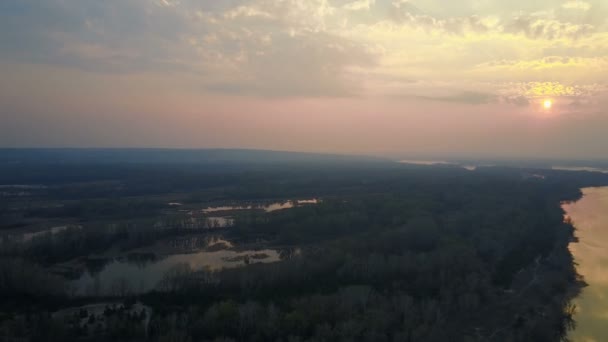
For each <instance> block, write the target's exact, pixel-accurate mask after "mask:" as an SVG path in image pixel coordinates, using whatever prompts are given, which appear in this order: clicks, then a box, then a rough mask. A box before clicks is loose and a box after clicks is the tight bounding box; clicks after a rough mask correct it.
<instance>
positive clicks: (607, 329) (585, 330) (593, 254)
mask: <svg viewBox="0 0 608 342" xmlns="http://www.w3.org/2000/svg"><path fill="white" fill-rule="evenodd" d="M582 191H583V197H582V198H581V199H580V200H579V201H576V202H570V203H566V204H564V205H563V208H564V210H565V211H566V215H567V216H568V217H569V218H570V219H571V220H572V223H573V224H574V226H575V227H576V232H575V235H576V236H577V237H578V239H579V242H574V243H571V244H570V251H571V252H572V254H573V255H574V260H575V261H576V263H577V271H578V273H579V274H581V275H582V276H583V277H584V280H585V282H586V283H587V284H588V285H589V286H587V287H584V288H583V289H582V292H581V294H580V295H579V296H578V297H576V298H575V299H574V304H575V305H576V313H575V317H574V319H575V321H576V328H575V329H574V331H572V332H571V333H570V338H571V340H572V341H573V342H603V341H608V248H607V247H608V187H598V188H585V189H583V190H582Z"/></svg>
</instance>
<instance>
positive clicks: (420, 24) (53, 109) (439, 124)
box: [0, 0, 608, 158]
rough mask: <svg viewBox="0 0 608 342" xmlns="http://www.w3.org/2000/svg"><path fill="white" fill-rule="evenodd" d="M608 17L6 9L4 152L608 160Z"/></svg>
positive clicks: (290, 6)
mask: <svg viewBox="0 0 608 342" xmlns="http://www.w3.org/2000/svg"><path fill="white" fill-rule="evenodd" d="M607 18H608V3H605V2H604V1H601V0H595V1H573V0H569V1H557V0H555V1H554V0H540V1H534V2H532V1H522V0H514V1H510V2H508V3H507V2H503V1H487V0H483V1H482V0H464V1H458V2H457V3H456V2H450V3H447V4H446V2H445V1H440V0H419V1H415V0H412V1H405V0H358V1H347V0H232V1H221V0H216V1H210V0H203V1H194V0H180V1H177V0H121V1H119V0H108V1H102V2H100V1H93V0H48V1H45V2H44V3H40V2H37V1H21V0H6V1H3V2H2V4H0V32H1V33H0V41H1V42H3V48H2V50H1V51H0V73H1V74H2V75H3V77H2V78H0V123H1V124H0V147H32V146H38V147H63V146H71V147H200V148H206V147H245V148H264V149H280V150H297V151H318V152H344V153H368V154H382V155H393V156H408V155H409V156H412V155H415V156H450V155H453V156H459V157H479V156H484V157H525V158H529V157H577V158H587V157H593V158H608V151H607V150H606V149H604V148H603V147H604V146H608V135H607V134H605V132H608V119H607V115H608V113H607V109H608V100H606V96H605V95H606V93H607V88H606V86H607V84H606V75H607V74H606V73H607V71H606V70H608V19H607ZM547 100H551V101H552V107H551V109H550V110H548V109H545V108H544V107H543V103H544V102H545V101H547Z"/></svg>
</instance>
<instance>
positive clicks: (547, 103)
mask: <svg viewBox="0 0 608 342" xmlns="http://www.w3.org/2000/svg"><path fill="white" fill-rule="evenodd" d="M543 107H544V108H545V109H547V110H549V109H551V107H553V101H552V100H549V99H547V100H545V101H544V102H543Z"/></svg>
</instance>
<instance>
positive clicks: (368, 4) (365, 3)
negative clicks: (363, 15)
mask: <svg viewBox="0 0 608 342" xmlns="http://www.w3.org/2000/svg"><path fill="white" fill-rule="evenodd" d="M375 3H376V0H356V1H353V2H349V3H347V4H345V5H344V6H343V8H344V9H347V10H349V11H360V10H369V9H370V8H372V6H373V5H374V4H375Z"/></svg>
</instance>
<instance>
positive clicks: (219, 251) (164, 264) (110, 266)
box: [71, 237, 296, 296]
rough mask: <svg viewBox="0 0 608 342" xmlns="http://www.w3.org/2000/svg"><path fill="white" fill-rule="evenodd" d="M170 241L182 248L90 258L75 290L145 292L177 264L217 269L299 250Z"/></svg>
mask: <svg viewBox="0 0 608 342" xmlns="http://www.w3.org/2000/svg"><path fill="white" fill-rule="evenodd" d="M168 244H169V245H170V246H171V248H177V249H179V250H181V251H182V252H181V253H178V254H171V255H166V256H162V257H160V256H157V255H156V254H154V253H131V254H128V255H127V256H122V257H116V258H109V259H108V258H105V259H87V261H86V262H85V265H86V271H84V272H83V273H82V274H81V275H80V276H79V278H78V279H76V280H74V281H72V284H71V285H72V287H73V291H72V293H73V294H74V295H95V296H98V295H125V294H129V293H143V292H147V291H151V290H153V289H157V288H158V285H159V284H160V283H161V281H162V280H163V278H164V276H165V275H166V274H167V273H168V272H171V271H172V270H174V269H176V268H180V267H183V268H187V269H189V270H192V271H201V270H209V271H214V270H219V269H222V268H234V267H242V266H245V265H247V264H252V263H270V262H276V261H279V260H281V259H282V258H285V257H290V256H291V254H293V253H296V252H293V251H292V252H285V251H279V250H274V249H259V250H236V249H234V245H233V244H232V243H231V242H230V241H227V240H224V239H222V238H221V237H214V238H205V237H198V238H196V237H195V238H189V239H187V238H179V239H174V240H172V241H170V242H168ZM186 251H194V252H190V253H188V252H186ZM290 253H291V254H290Z"/></svg>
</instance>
